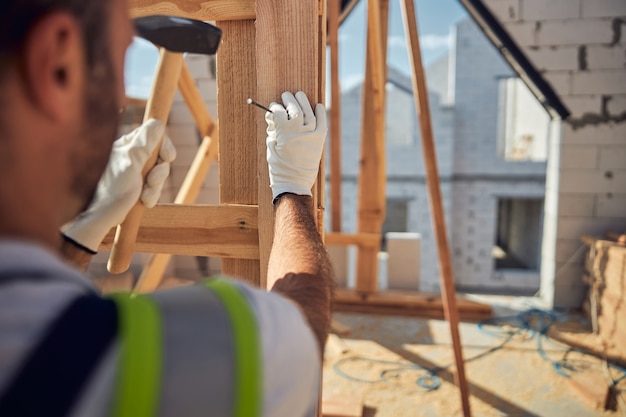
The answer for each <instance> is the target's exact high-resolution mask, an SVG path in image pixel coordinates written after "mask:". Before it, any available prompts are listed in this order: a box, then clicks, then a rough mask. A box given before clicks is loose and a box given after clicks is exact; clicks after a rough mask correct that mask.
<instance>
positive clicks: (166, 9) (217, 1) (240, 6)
mask: <svg viewBox="0 0 626 417" xmlns="http://www.w3.org/2000/svg"><path fill="white" fill-rule="evenodd" d="M128 3H129V6H130V15H131V16H132V17H141V16H152V15H159V14H161V15H169V16H178V17H186V18H189V19H198V20H206V21H209V20H223V21H227V20H247V19H254V18H255V17H256V12H255V8H254V4H255V0H204V1H202V0H167V1H155V0H129V1H128Z"/></svg>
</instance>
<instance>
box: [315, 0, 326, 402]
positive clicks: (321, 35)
mask: <svg viewBox="0 0 626 417" xmlns="http://www.w3.org/2000/svg"><path fill="white" fill-rule="evenodd" d="M318 5H319V8H318V11H319V14H318V16H317V28H316V33H317V35H318V36H317V50H316V52H317V80H316V85H317V93H316V97H317V102H318V103H323V104H324V105H326V44H327V41H328V37H327V30H328V13H327V9H328V7H327V0H318ZM325 149H326V148H325V147H324V149H323V150H322V157H321V159H320V167H319V171H318V173H317V181H316V183H315V184H314V185H313V207H315V210H316V213H315V221H316V225H317V230H318V232H319V233H320V235H321V236H322V241H324V235H325V233H326V231H325V223H324V216H325V213H326V206H325V205H326V164H325V163H324V161H326V150H325ZM320 396H321V394H320ZM320 398H321V397H320Z"/></svg>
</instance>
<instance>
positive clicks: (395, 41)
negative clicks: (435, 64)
mask: <svg viewBox="0 0 626 417" xmlns="http://www.w3.org/2000/svg"><path fill="white" fill-rule="evenodd" d="M451 44H452V38H451V37H450V35H432V34H431V35H421V36H420V46H421V48H422V49H424V50H426V49H440V48H449V47H450V45H451ZM387 45H388V46H389V48H401V49H407V43H406V38H404V37H403V36H397V35H396V36H390V37H389V38H388V39H387Z"/></svg>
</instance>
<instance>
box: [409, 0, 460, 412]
mask: <svg viewBox="0 0 626 417" xmlns="http://www.w3.org/2000/svg"><path fill="white" fill-rule="evenodd" d="M401 3H402V14H403V17H404V29H405V32H406V35H407V41H408V46H409V55H410V56H409V61H410V62H411V69H412V70H413V71H412V74H411V75H412V77H411V79H412V84H413V96H414V99H415V108H416V110H417V117H418V119H419V122H420V132H421V137H422V153H423V155H424V167H425V169H426V185H427V188H428V196H429V199H428V200H429V202H430V214H431V218H432V223H433V230H434V232H435V241H436V243H437V256H438V261H439V271H440V279H441V292H442V295H443V301H444V312H445V317H446V320H447V321H448V322H449V323H450V333H451V336H452V345H453V348H454V359H455V363H456V372H455V379H456V384H457V386H458V387H459V390H460V394H461V405H462V408H463V415H464V416H465V417H469V416H470V415H471V411H470V404H469V389H468V386H467V380H466V378H465V363H464V361H463V351H462V348H461V336H460V335H459V311H458V308H457V302H456V290H455V287H454V275H453V272H452V260H451V257H450V246H449V244H448V233H447V230H446V219H445V216H444V211H443V199H442V197H441V188H440V184H439V170H438V168H437V157H436V154H435V140H434V137H433V130H432V124H431V117H430V106H429V103H428V90H427V89H426V75H425V73H424V68H423V66H422V54H421V50H420V44H419V38H418V31H417V18H416V16H415V4H414V2H413V0H403V1H402V2H401Z"/></svg>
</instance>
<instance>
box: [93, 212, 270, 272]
mask: <svg viewBox="0 0 626 417" xmlns="http://www.w3.org/2000/svg"><path fill="white" fill-rule="evenodd" d="M257 213H258V208H257V207H256V206H246V205H227V204H225V205H219V206H215V205H180V204H161V205H157V206H156V207H154V208H153V209H150V210H147V211H146V215H145V216H144V217H143V219H142V222H141V227H140V229H139V234H138V235H137V244H136V249H137V252H145V253H169V254H173V255H186V256H219V257H224V258H241V259H248V260H256V259H258V258H259V246H258V226H257ZM114 234H115V231H114V229H112V231H111V232H109V234H108V235H107V236H106V237H105V239H104V241H103V242H102V245H101V246H100V250H110V248H111V246H112V243H113V236H114Z"/></svg>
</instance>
